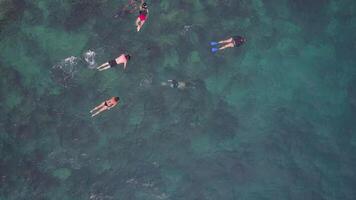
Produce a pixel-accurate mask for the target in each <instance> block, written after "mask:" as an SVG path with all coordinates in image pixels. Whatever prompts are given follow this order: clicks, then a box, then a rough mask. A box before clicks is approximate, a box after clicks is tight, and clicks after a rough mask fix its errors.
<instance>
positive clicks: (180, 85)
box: [162, 79, 194, 90]
mask: <svg viewBox="0 0 356 200" xmlns="http://www.w3.org/2000/svg"><path fill="white" fill-rule="evenodd" d="M162 86H169V87H171V88H177V89H181V90H183V89H186V88H187V87H194V85H193V84H191V83H190V82H185V81H177V80H174V79H172V80H167V82H162Z"/></svg>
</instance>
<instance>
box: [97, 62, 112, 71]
mask: <svg viewBox="0 0 356 200" xmlns="http://www.w3.org/2000/svg"><path fill="white" fill-rule="evenodd" d="M107 66H109V63H108V62H106V63H104V64H102V65H100V66H99V67H97V68H96V69H99V70H100V69H101V68H103V67H107Z"/></svg>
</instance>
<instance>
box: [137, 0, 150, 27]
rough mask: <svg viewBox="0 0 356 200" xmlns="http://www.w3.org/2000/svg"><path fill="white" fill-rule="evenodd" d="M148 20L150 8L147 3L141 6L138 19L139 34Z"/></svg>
mask: <svg viewBox="0 0 356 200" xmlns="http://www.w3.org/2000/svg"><path fill="white" fill-rule="evenodd" d="M147 18H148V6H147V3H145V2H144V3H142V4H141V6H140V11H139V14H138V17H137V19H136V27H137V32H139V31H140V30H141V28H142V26H143V24H144V23H145V22H146V20H147Z"/></svg>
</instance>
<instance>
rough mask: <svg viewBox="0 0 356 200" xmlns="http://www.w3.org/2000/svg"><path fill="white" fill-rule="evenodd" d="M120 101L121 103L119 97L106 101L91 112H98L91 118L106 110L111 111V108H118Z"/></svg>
mask: <svg viewBox="0 0 356 200" xmlns="http://www.w3.org/2000/svg"><path fill="white" fill-rule="evenodd" d="M119 101H120V98H119V97H112V98H111V99H109V100H106V101H104V102H103V103H101V104H100V105H99V106H97V107H95V108H94V109H93V110H91V111H90V113H93V112H94V111H96V112H95V113H94V114H92V115H91V116H92V117H94V116H95V115H98V114H99V113H101V112H103V111H105V110H110V109H111V108H113V107H114V106H116V104H118V103H119Z"/></svg>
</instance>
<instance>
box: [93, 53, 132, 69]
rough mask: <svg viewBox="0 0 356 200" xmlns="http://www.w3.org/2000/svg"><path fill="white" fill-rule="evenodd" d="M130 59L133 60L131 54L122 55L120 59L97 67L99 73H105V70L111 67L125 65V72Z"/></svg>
mask: <svg viewBox="0 0 356 200" xmlns="http://www.w3.org/2000/svg"><path fill="white" fill-rule="evenodd" d="M130 59H131V55H130V54H121V55H120V56H119V57H117V58H115V59H113V60H110V61H108V62H106V63H104V64H102V65H100V66H99V67H97V69H98V70H99V71H103V70H106V69H109V68H111V67H115V66H116V65H119V64H124V70H125V69H126V64H127V62H128V61H129V60H130Z"/></svg>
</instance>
